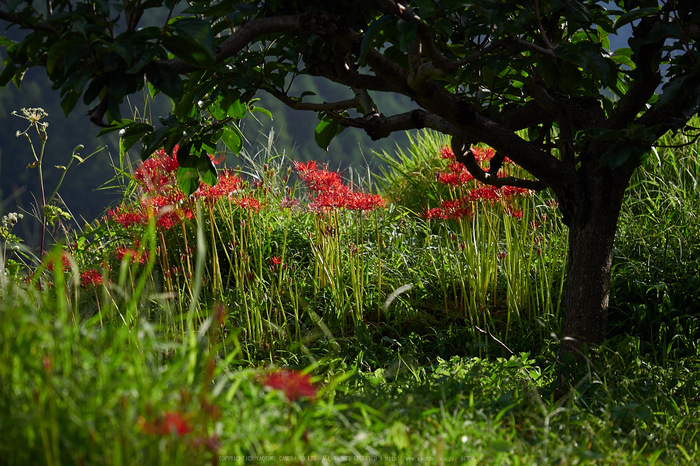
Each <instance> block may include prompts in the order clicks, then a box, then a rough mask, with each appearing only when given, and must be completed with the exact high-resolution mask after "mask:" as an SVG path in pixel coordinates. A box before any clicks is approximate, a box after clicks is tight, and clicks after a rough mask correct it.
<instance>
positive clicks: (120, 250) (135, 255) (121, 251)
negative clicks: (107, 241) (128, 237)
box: [114, 243, 148, 265]
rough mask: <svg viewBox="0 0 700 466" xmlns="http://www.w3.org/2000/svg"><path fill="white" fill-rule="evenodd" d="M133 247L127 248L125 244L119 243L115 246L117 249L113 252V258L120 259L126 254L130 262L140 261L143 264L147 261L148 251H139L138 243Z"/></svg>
mask: <svg viewBox="0 0 700 466" xmlns="http://www.w3.org/2000/svg"><path fill="white" fill-rule="evenodd" d="M134 246H135V249H129V248H127V247H126V246H125V245H123V244H121V245H119V246H117V250H116V251H115V252H114V258H115V259H117V260H118V261H120V262H121V261H122V260H123V259H124V257H125V256H126V255H129V256H130V257H131V263H132V264H135V263H137V262H138V263H140V264H142V265H145V264H146V262H148V253H146V252H142V251H139V249H138V248H139V244H138V243H136V244H135V245H134Z"/></svg>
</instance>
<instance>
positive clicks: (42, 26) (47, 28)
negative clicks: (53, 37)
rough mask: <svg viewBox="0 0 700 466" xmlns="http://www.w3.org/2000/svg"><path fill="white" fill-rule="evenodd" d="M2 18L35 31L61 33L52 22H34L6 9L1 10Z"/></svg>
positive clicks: (0, 15) (0, 17) (0, 16)
mask: <svg viewBox="0 0 700 466" xmlns="http://www.w3.org/2000/svg"><path fill="white" fill-rule="evenodd" d="M0 19H1V20H3V21H7V22H8V23H12V24H16V25H18V26H20V27H22V28H26V29H31V30H33V31H44V32H52V33H55V34H58V35H60V34H61V32H60V31H58V30H57V29H56V28H55V27H54V25H53V24H51V23H48V22H44V21H41V22H36V23H34V24H32V23H30V22H29V21H27V20H26V19H25V18H23V17H21V16H20V15H13V14H12V13H8V12H6V11H0Z"/></svg>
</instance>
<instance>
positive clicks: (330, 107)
mask: <svg viewBox="0 0 700 466" xmlns="http://www.w3.org/2000/svg"><path fill="white" fill-rule="evenodd" d="M261 89H262V90H263V91H265V92H267V93H268V94H270V95H272V96H274V97H275V98H276V99H277V100H279V101H280V102H282V103H284V104H285V105H287V106H288V107H290V108H293V109H294V110H310V111H313V112H337V111H340V110H347V109H349V108H355V107H358V106H360V99H359V98H358V97H357V96H355V98H353V99H348V100H341V101H338V102H324V103H322V104H318V103H311V102H302V101H301V99H293V98H292V97H289V96H288V95H287V94H285V93H284V92H282V91H279V90H277V89H273V88H270V87H262V88H261Z"/></svg>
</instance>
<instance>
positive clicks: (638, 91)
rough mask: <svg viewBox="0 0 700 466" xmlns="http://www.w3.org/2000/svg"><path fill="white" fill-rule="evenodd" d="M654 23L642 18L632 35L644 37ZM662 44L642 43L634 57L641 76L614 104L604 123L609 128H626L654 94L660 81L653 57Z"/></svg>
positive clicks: (660, 41)
mask: <svg viewBox="0 0 700 466" xmlns="http://www.w3.org/2000/svg"><path fill="white" fill-rule="evenodd" d="M655 23H656V20H655V19H649V18H644V19H643V20H642V21H641V22H640V24H639V25H638V27H637V28H636V29H635V32H634V35H635V36H636V37H646V36H647V35H648V34H649V33H650V32H651V30H652V29H653V28H656V27H659V26H660V25H657V24H655ZM663 45H664V40H659V41H657V42H655V43H652V44H644V45H642V47H641V49H640V51H639V54H638V55H637V56H636V59H635V62H636V65H637V69H638V70H640V71H641V73H642V76H641V78H639V79H636V80H635V81H634V82H633V83H632V85H631V86H630V88H629V90H628V91H627V93H625V95H624V96H623V97H622V98H621V99H620V101H619V102H618V103H617V105H616V106H615V109H614V110H613V112H612V115H611V116H610V118H609V120H608V122H607V125H606V126H607V127H608V128H609V129H621V128H626V127H627V125H628V124H629V123H631V122H632V121H633V120H634V119H635V118H637V115H638V114H639V112H640V111H641V110H642V109H643V108H644V107H645V105H646V103H647V102H648V101H649V99H650V98H651V96H653V95H654V92H655V91H656V88H657V87H658V86H659V84H660V83H661V73H660V72H659V69H658V65H656V66H653V63H654V57H655V56H656V54H658V53H660V52H661V49H662V48H663Z"/></svg>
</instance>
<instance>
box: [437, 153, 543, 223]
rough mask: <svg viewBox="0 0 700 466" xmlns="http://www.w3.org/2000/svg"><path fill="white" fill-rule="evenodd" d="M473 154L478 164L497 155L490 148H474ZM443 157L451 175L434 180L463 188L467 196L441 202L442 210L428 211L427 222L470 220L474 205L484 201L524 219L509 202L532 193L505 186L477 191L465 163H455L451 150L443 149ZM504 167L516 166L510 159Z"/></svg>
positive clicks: (485, 187) (478, 188) (440, 173)
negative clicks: (501, 206) (503, 207)
mask: <svg viewBox="0 0 700 466" xmlns="http://www.w3.org/2000/svg"><path fill="white" fill-rule="evenodd" d="M471 150H472V153H473V154H474V158H475V159H476V161H477V162H478V163H479V164H482V163H484V162H489V161H490V160H491V159H492V158H493V156H494V154H495V153H496V152H495V151H494V150H493V149H492V148H490V147H489V148H482V147H472V148H471ZM440 156H441V157H442V158H443V159H444V160H447V161H448V162H449V165H448V171H444V172H438V173H436V174H435V180H436V181H438V182H440V183H442V184H445V185H450V186H454V187H457V188H460V189H461V190H462V192H463V193H464V194H463V195H462V196H461V197H459V198H457V199H450V200H445V201H442V203H441V205H440V207H434V208H432V209H428V210H426V212H425V216H426V218H429V219H441V220H456V219H461V218H465V217H466V218H471V217H472V215H473V213H474V209H473V203H474V202H483V201H487V202H489V203H491V204H495V203H497V202H502V203H503V205H504V206H505V212H506V213H507V214H509V215H511V216H513V217H515V218H522V215H523V212H522V210H520V209H516V208H513V207H512V205H511V204H510V201H511V200H512V199H513V198H515V197H516V196H521V195H530V194H532V191H531V190H529V189H523V188H516V187H514V186H503V187H500V188H498V187H495V186H476V187H474V183H472V182H473V181H474V177H473V176H472V175H471V173H469V171H468V170H467V168H466V167H465V166H464V165H463V164H462V163H460V162H457V161H455V155H454V153H453V152H452V149H451V148H450V147H448V146H444V147H443V148H442V149H441V151H440ZM504 163H505V164H508V165H512V164H513V162H512V161H510V160H509V159H508V158H507V157H506V158H505V161H504Z"/></svg>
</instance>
